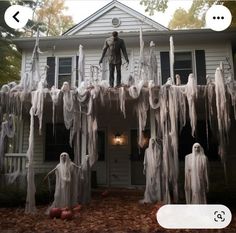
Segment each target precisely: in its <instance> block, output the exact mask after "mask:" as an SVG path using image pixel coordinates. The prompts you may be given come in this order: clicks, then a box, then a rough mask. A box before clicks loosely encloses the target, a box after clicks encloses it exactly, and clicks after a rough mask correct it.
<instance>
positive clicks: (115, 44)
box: [99, 31, 129, 87]
mask: <svg viewBox="0 0 236 233" xmlns="http://www.w3.org/2000/svg"><path fill="white" fill-rule="evenodd" d="M107 50H108V59H109V72H110V75H109V82H110V87H113V86H114V71H115V68H116V73H117V77H116V80H117V83H116V84H117V87H119V86H120V84H121V64H122V61H121V51H122V53H123V55H124V57H125V60H126V62H127V63H128V64H129V59H128V55H127V52H126V47H125V42H124V40H122V39H120V38H119V37H118V32H116V31H115V32H112V36H111V37H109V38H107V39H106V40H105V44H104V47H103V51H102V57H101V59H100V61H99V65H100V64H101V63H102V60H103V58H104V56H105V54H106V52H107Z"/></svg>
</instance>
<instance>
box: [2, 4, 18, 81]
mask: <svg viewBox="0 0 236 233" xmlns="http://www.w3.org/2000/svg"><path fill="white" fill-rule="evenodd" d="M9 6H10V2H9V1H0V85H2V84H4V83H7V82H11V81H16V80H18V79H19V78H20V53H19V52H18V51H17V50H16V48H15V46H14V45H13V43H12V38H14V37H15V36H19V32H17V31H15V30H13V29H12V28H10V27H8V26H7V24H6V23H5V20H4V13H5V11H6V9H7V8H8V7H9Z"/></svg>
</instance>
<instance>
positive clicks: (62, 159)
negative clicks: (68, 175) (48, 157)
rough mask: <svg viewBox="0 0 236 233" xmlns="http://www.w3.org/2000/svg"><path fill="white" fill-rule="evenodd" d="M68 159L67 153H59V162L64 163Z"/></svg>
mask: <svg viewBox="0 0 236 233" xmlns="http://www.w3.org/2000/svg"><path fill="white" fill-rule="evenodd" d="M69 160H70V157H69V154H68V153H66V152H63V153H61V155H60V163H63V164H65V163H66V162H68V161H69Z"/></svg>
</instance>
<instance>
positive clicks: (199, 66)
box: [195, 50, 206, 85]
mask: <svg viewBox="0 0 236 233" xmlns="http://www.w3.org/2000/svg"><path fill="white" fill-rule="evenodd" d="M195 58H196V72H197V84H199V85H205V84H206V59H205V51H204V50H196V51H195Z"/></svg>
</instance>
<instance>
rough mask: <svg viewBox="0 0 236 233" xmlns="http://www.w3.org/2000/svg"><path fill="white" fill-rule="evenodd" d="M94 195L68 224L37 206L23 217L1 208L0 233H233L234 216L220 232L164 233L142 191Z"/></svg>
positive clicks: (16, 210) (20, 211)
mask: <svg viewBox="0 0 236 233" xmlns="http://www.w3.org/2000/svg"><path fill="white" fill-rule="evenodd" d="M101 194H102V191H96V192H94V193H93V197H92V201H91V202H90V204H89V205H84V206H83V207H82V210H81V211H80V213H79V214H78V213H77V214H76V215H75V216H74V218H73V219H72V220H70V221H66V220H61V219H50V218H49V217H48V216H47V215H46V214H45V211H46V209H47V208H48V206H37V213H36V214H34V215H26V214H24V209H23V208H0V216H1V218H0V232H1V233H23V232H24V233H31V232H32V233H33V232H34V233H39V232H40V233H46V232H47V233H49V232H55V233H57V232H58V233H59V232H60V233H61V232H80V233H87V232H88V233H92V232H93V233H95V232H96V233H102V232H112V233H125V232H127V233H128V232H130V233H131V232H133V233H134V232H137V233H142V232H160V233H161V232H163V233H166V232H195V233H197V232H212V233H213V232H214V233H215V232H227V233H228V232H230V233H235V232H236V217H234V219H233V221H232V222H231V224H230V227H227V228H226V229H222V230H208V231H207V230H202V231H200V230H167V229H163V228H162V227H160V226H159V225H158V223H157V222H156V220H155V209H156V208H157V206H156V205H154V204H140V203H139V200H140V199H142V195H143V192H140V191H135V190H115V189H114V190H109V191H108V193H105V194H107V195H101Z"/></svg>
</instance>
